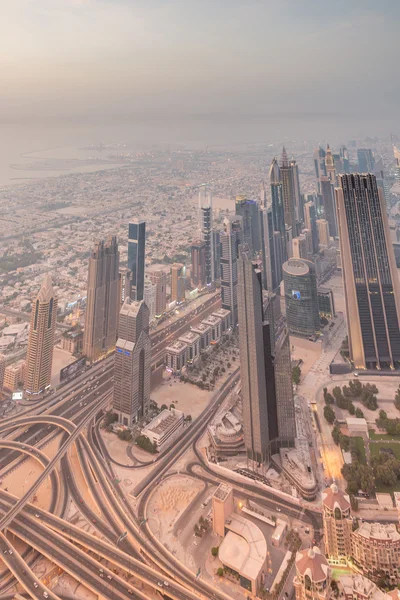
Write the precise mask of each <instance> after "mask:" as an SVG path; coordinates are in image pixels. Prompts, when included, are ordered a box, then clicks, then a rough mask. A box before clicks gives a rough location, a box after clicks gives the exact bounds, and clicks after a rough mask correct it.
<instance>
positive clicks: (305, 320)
mask: <svg viewBox="0 0 400 600" xmlns="http://www.w3.org/2000/svg"><path fill="white" fill-rule="evenodd" d="M283 281H284V286H285V304H286V320H287V324H288V328H289V332H290V333H291V334H292V335H297V336H299V337H310V336H313V335H315V334H316V333H317V332H318V331H319V328H320V327H319V311H318V296H317V281H316V276H315V267H314V263H312V262H310V261H308V260H300V259H296V258H291V259H289V260H288V261H287V262H286V263H285V264H284V265H283Z"/></svg>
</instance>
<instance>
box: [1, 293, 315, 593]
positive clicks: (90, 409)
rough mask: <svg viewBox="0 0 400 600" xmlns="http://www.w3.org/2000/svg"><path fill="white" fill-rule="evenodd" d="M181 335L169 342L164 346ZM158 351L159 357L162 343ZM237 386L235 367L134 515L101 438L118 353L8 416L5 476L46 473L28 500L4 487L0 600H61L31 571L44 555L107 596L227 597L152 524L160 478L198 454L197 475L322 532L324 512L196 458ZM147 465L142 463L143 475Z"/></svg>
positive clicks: (152, 478)
mask: <svg viewBox="0 0 400 600" xmlns="http://www.w3.org/2000/svg"><path fill="white" fill-rule="evenodd" d="M210 305H211V307H213V306H214V304H213V303H210ZM213 310H215V308H213ZM195 318H196V319H198V318H204V316H203V317H201V315H200V316H199V315H195ZM183 319H184V322H181V320H180V319H179V320H178V325H177V326H176V327H175V324H174V326H173V330H174V331H173V332H174V333H176V329H178V330H180V329H181V328H182V327H184V326H186V328H188V327H189V325H188V323H190V322H191V318H190V317H189V318H188V317H187V316H185V317H183ZM173 332H170V331H169V332H168V334H167V335H166V339H167V342H166V343H168V339H169V335H171V334H172V333H173ZM155 346H156V351H157V354H158V353H159V351H160V350H159V348H160V341H159V340H158V339H156V343H155ZM238 380H239V370H238V369H237V370H236V371H235V372H234V373H232V374H231V375H230V376H229V377H228V378H227V380H226V382H225V383H224V384H223V385H222V387H221V388H220V389H219V390H218V391H217V392H215V394H214V395H213V397H212V400H211V402H210V404H209V405H208V406H207V408H206V409H205V410H204V411H203V413H202V414H201V415H200V416H199V417H198V419H197V420H196V423H195V425H193V424H192V425H191V426H190V427H188V428H186V429H185V430H184V432H183V434H182V435H181V436H180V438H178V440H176V442H175V443H174V445H173V446H172V447H171V448H170V449H169V450H168V451H167V452H165V453H164V454H161V455H159V456H158V457H157V459H156V461H155V463H154V465H153V468H152V471H151V473H150V474H146V475H145V476H144V477H143V479H142V480H141V482H140V484H139V485H137V486H136V488H135V490H134V492H133V495H134V496H136V498H137V503H136V509H135V510H133V508H132V506H131V504H130V501H129V499H128V498H127V497H126V496H125V493H124V490H123V489H122V488H121V486H120V485H119V483H118V479H117V478H116V474H115V472H114V468H113V460H112V459H111V457H110V455H109V454H108V452H107V450H106V448H105V444H104V441H103V439H102V437H101V435H100V433H99V424H100V421H101V417H102V415H103V414H104V410H105V409H106V407H107V406H108V405H109V403H110V398H111V394H112V384H113V357H112V356H110V357H107V358H105V359H104V360H103V361H100V362H99V363H97V364H95V365H93V366H92V367H90V368H89V369H88V370H86V371H85V372H84V373H81V374H78V375H77V376H76V377H75V378H74V380H73V381H70V382H68V383H66V384H64V385H63V386H62V387H61V388H60V389H59V390H57V391H56V392H55V393H54V394H52V395H49V396H48V397H47V398H46V399H44V400H42V401H37V402H36V403H34V404H32V405H25V406H24V410H23V411H22V412H20V413H19V414H18V415H17V416H12V417H9V418H4V419H1V420H0V456H1V460H0V478H1V479H4V478H5V477H6V476H7V475H9V474H10V473H13V472H14V471H15V470H17V469H19V468H20V467H21V465H22V463H23V461H25V460H26V459H27V456H28V457H31V458H32V459H34V460H35V461H36V462H37V464H38V465H39V468H40V471H41V473H40V475H39V477H37V479H36V481H35V483H34V484H33V485H32V486H30V487H29V489H28V490H26V491H25V493H23V494H22V495H21V497H20V498H17V497H16V496H14V495H13V494H11V493H10V492H9V491H8V490H7V489H6V488H5V487H4V486H3V485H2V486H1V487H0V525H1V527H0V532H1V533H0V548H1V559H2V562H3V567H1V566H0V597H1V598H7V595H8V594H11V592H12V591H14V590H15V585H16V583H17V582H18V583H19V585H20V589H22V590H23V592H21V593H23V594H26V597H29V598H34V599H35V600H38V599H39V598H51V599H52V600H58V599H59V598H60V597H59V596H57V595H55V594H54V592H52V591H51V589H50V587H48V586H46V585H45V584H44V583H43V581H39V579H38V578H37V577H36V576H35V575H34V573H33V570H32V568H33V566H34V564H35V561H36V560H37V559H38V557H39V556H40V555H42V556H45V557H47V558H48V559H49V560H50V561H51V562H52V563H54V564H55V565H57V566H58V567H59V568H60V569H61V570H62V571H63V572H66V573H69V574H70V575H71V576H72V577H73V578H74V579H75V580H77V581H81V582H84V584H85V586H86V587H87V588H88V589H90V590H92V591H93V592H94V593H95V594H96V595H97V596H98V597H99V598H101V599H107V600H119V599H121V600H122V599H126V598H135V599H145V598H149V595H148V593H147V590H150V589H152V590H153V592H156V593H157V594H156V595H157V596H158V597H162V596H164V597H166V598H172V599H174V600H185V599H186V600H196V599H207V600H210V599H215V600H228V598H229V597H228V596H227V595H226V594H225V593H223V592H221V591H220V590H217V589H215V588H214V587H212V586H211V585H210V584H209V583H208V582H207V581H206V580H204V579H203V578H202V577H197V576H196V574H195V573H193V572H192V571H190V570H189V569H188V568H187V567H186V566H185V565H183V564H182V563H181V562H179V561H178V560H177V558H176V557H175V556H174V555H173V554H171V553H170V552H169V551H168V550H167V549H166V548H165V546H163V545H162V544H161V543H160V541H159V540H158V539H156V538H155V536H154V535H153V533H152V531H151V530H150V528H149V527H148V524H147V504H148V500H149V498H150V496H151V494H152V492H153V491H154V489H155V487H156V486H157V485H158V483H159V482H160V480H161V478H164V477H167V476H169V475H170V474H171V473H174V472H176V467H175V464H176V463H177V461H178V460H179V459H180V457H182V455H183V454H185V453H186V452H187V451H188V450H190V449H192V450H193V451H194V453H195V455H196V459H195V460H193V461H192V462H190V463H189V464H188V465H187V473H188V474H189V475H190V476H192V477H195V478H199V479H202V480H203V481H206V482H208V483H212V484H218V483H219V482H220V481H222V480H226V481H227V482H229V483H230V484H231V485H232V486H233V487H234V489H235V491H236V493H238V494H240V496H241V497H243V498H247V497H248V498H251V499H253V500H254V499H255V498H256V499H257V502H259V503H260V504H262V505H264V506H265V507H268V508H269V509H271V510H275V508H276V506H277V504H279V506H282V507H284V509H285V512H286V513H287V514H289V515H290V516H292V517H294V518H299V517H300V515H302V516H301V518H302V520H303V521H306V522H309V523H311V524H312V525H313V527H314V530H315V531H316V535H318V531H319V529H320V515H319V514H318V513H317V512H313V511H312V510H304V509H303V510H301V509H299V507H298V506H297V505H295V504H291V503H290V502H289V501H284V500H282V499H279V501H277V499H276V498H275V497H274V496H273V495H272V494H271V493H267V492H266V491H264V490H261V489H260V487H257V486H256V485H254V484H253V483H252V482H249V484H247V483H238V482H237V481H236V480H230V479H229V478H228V477H226V478H224V477H221V476H219V475H218V476H216V475H215V473H214V472H213V471H212V470H211V469H210V468H209V467H208V466H207V464H206V463H205V462H204V459H203V457H202V456H201V454H200V453H199V452H198V450H197V442H198V440H199V439H200V438H201V436H202V435H203V434H204V431H205V430H206V427H207V425H208V423H209V421H210V420H211V419H212V417H213V416H214V415H215V414H216V412H217V411H218V409H219V407H220V406H221V404H222V403H223V401H224V400H225V398H226V397H227V395H228V394H229V392H230V391H231V390H232V388H233V387H234V386H235V385H236V384H237V382H238ZM50 443H53V445H54V443H57V444H58V446H57V447H58V451H56V453H55V455H54V456H53V457H51V458H49V457H48V456H47V454H46V448H47V447H48V446H49V444H50ZM73 456H75V459H76V460H75V462H73V459H72V457H73ZM77 462H78V464H79V469H80V471H81V473H80V479H79V478H78V473H77ZM141 466H144V465H139V468H140V467H141ZM48 477H50V483H51V499H50V503H49V508H48V510H44V509H40V508H38V506H37V505H35V502H34V500H35V498H34V496H35V493H36V492H37V490H38V489H39V488H40V486H41V485H42V484H43V482H44V481H45V480H46V479H47V478H48ZM82 478H83V479H84V481H85V485H86V489H85V494H84V493H82V487H81V485H82V484H81V482H82ZM71 502H72V503H73V505H74V506H75V507H76V508H77V509H78V510H79V513H80V514H81V516H82V517H83V518H84V519H85V520H86V521H87V523H88V524H89V526H90V528H89V529H85V530H83V529H82V528H80V527H78V526H77V525H74V524H72V523H71V522H69V521H68V520H67V517H68V507H69V506H70V505H71ZM5 534H6V535H5ZM16 540H18V543H16ZM21 540H22V541H23V545H21ZM21 548H24V549H23V550H21ZM1 569H2V570H1ZM12 597H13V596H12V595H11V596H10V598H12ZM153 597H156V596H153Z"/></svg>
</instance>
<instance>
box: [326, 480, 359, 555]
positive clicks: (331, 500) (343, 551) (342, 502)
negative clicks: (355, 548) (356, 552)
mask: <svg viewBox="0 0 400 600" xmlns="http://www.w3.org/2000/svg"><path fill="white" fill-rule="evenodd" d="M322 520H323V525H324V543H325V554H326V556H327V558H328V560H329V561H332V562H334V563H335V564H341V563H342V564H347V561H348V559H349V558H350V556H351V532H352V529H353V520H352V518H351V512H350V498H349V496H348V495H347V494H346V493H345V492H343V491H342V490H340V489H339V488H338V486H337V485H336V484H335V483H333V484H332V485H331V486H330V487H328V488H326V489H325V490H324V491H323V492H322Z"/></svg>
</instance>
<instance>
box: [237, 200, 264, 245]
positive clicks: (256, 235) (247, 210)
mask: <svg viewBox="0 0 400 600" xmlns="http://www.w3.org/2000/svg"><path fill="white" fill-rule="evenodd" d="M236 214H237V215H240V216H241V217H242V219H243V242H244V243H245V244H247V245H248V247H249V249H250V251H251V252H252V253H253V254H257V252H260V251H261V232H260V220H259V215H258V202H257V201H256V200H247V198H245V197H244V196H237V198H236Z"/></svg>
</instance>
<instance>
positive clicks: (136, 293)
mask: <svg viewBox="0 0 400 600" xmlns="http://www.w3.org/2000/svg"><path fill="white" fill-rule="evenodd" d="M145 245H146V223H145V221H134V222H132V223H129V231H128V269H129V270H130V271H131V272H132V297H133V298H134V300H138V301H140V300H143V286H144V267H145V254H146V251H145Z"/></svg>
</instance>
